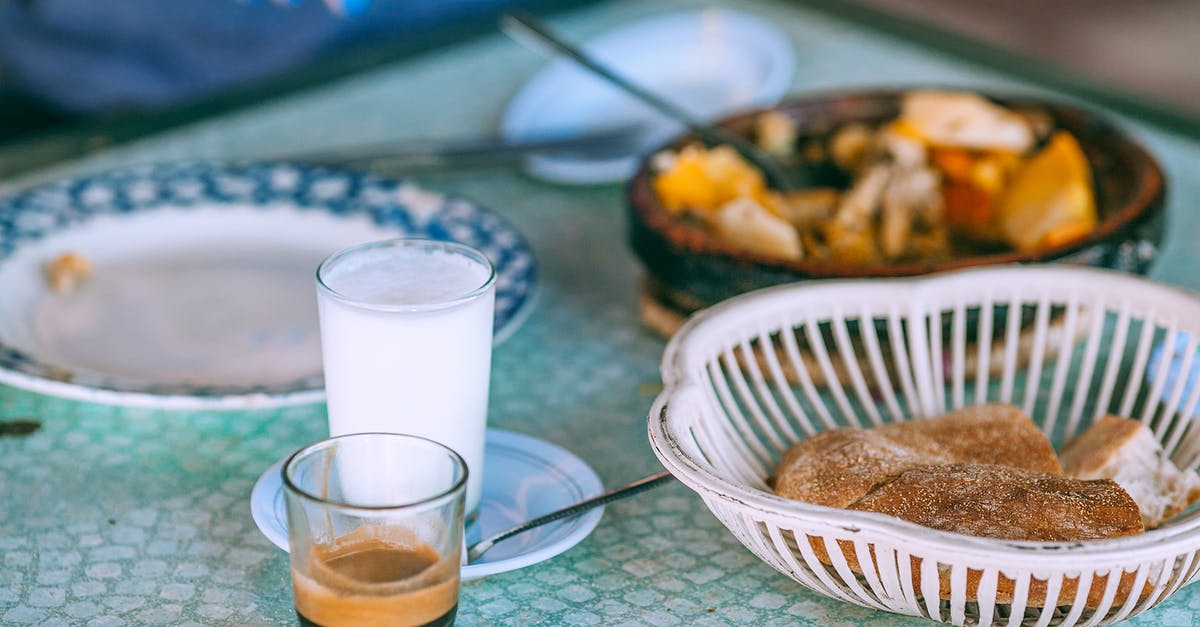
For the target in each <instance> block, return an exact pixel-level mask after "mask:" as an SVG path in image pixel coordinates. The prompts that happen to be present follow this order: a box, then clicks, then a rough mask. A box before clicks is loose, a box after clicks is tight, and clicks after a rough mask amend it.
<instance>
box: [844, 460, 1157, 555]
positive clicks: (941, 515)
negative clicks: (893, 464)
mask: <svg viewBox="0 0 1200 627" xmlns="http://www.w3.org/2000/svg"><path fill="white" fill-rule="evenodd" d="M849 509H852V510H857V511H863V512H876V513H880V514H887V515H889V516H895V517H896V518H900V519H902V520H907V521H909V522H914V523H917V524H918V525H922V526H925V527H930V528H933V529H940V530H942V531H950V532H953V533H961V534H964V535H969V536H979V537H983V538H1001V539H1006V540H1031V541H1039V542H1069V541H1074V540H1098V539H1101V538H1116V537H1120V536H1127V535H1134V534H1138V533H1142V532H1143V531H1144V529H1143V527H1142V518H1141V515H1140V514H1139V512H1138V507H1137V503H1135V502H1134V501H1133V499H1132V498H1130V497H1129V494H1128V493H1127V492H1125V490H1123V489H1121V486H1119V485H1117V484H1116V482H1114V481H1111V480H1109V479H1096V480H1084V479H1072V478H1068V477H1060V476H1056V475H1052V474H1048V473H1041V472H1029V471H1025V470H1018V469H1015V468H1009V467H1006V466H997V465H995V464H930V465H922V466H916V467H914V468H909V469H908V470H905V471H904V472H901V473H900V474H898V475H895V476H894V477H891V478H890V479H888V480H887V481H885V482H883V483H881V484H879V485H877V486H875V487H874V488H873V489H872V490H871V491H870V492H869V493H867V494H866V495H864V496H863V497H862V498H860V499H858V500H857V501H855V502H854V503H853V504H851V505H850V506H849Z"/></svg>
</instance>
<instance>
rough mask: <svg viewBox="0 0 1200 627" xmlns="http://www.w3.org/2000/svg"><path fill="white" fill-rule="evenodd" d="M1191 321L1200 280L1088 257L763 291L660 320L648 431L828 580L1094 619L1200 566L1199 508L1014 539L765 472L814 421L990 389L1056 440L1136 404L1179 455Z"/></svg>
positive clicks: (962, 402) (1042, 615) (964, 398)
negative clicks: (1057, 535) (1103, 266)
mask: <svg viewBox="0 0 1200 627" xmlns="http://www.w3.org/2000/svg"><path fill="white" fill-rule="evenodd" d="M1198 340H1200V298H1197V296H1195V295H1193V294H1191V293H1188V292H1185V291H1183V290H1180V289H1175V288H1172V287H1169V286H1165V285H1161V284H1157V283H1154V282H1151V281H1147V280H1145V279H1140V278H1136V277H1133V276H1130V275H1125V274H1120V273H1116V272H1111V271H1106V270H1096V269H1089V268H1082V267H1068V266H1042V267H1003V268H989V269H979V270H968V271H963V272H956V273H951V274H945V275H938V276H930V277H927V278H918V279H906V280H896V279H889V280H863V281H830V282H810V283H801V284H795V285H788V286H782V287H778V288H771V289H767V290H762V291H759V292H755V293H751V294H747V295H744V296H740V297H737V298H734V299H731V300H729V301H726V302H724V303H721V304H719V305H716V306H714V307H712V308H710V309H708V310H705V311H703V312H701V313H700V314H697V315H696V316H694V317H693V318H692V319H691V320H689V321H688V322H687V323H686V324H685V325H684V326H683V328H682V329H680V331H679V332H678V333H677V334H676V335H675V336H674V338H673V339H672V340H671V342H670V344H669V345H668V347H667V349H666V352H665V354H664V356H663V362H662V374H663V380H664V383H665V390H664V391H663V393H662V395H661V396H659V398H658V399H657V401H656V402H655V404H654V407H653V409H652V410H651V414H650V421H649V431H650V442H651V446H652V447H653V449H654V452H655V454H656V455H657V456H658V457H659V459H660V460H661V461H662V463H663V464H664V465H665V466H666V467H667V469H669V470H670V471H671V472H672V473H673V474H674V475H675V476H676V477H678V478H679V479H680V480H681V481H682V482H683V483H685V484H687V485H688V486H689V487H691V488H692V489H693V490H695V491H696V492H697V493H699V494H700V496H701V497H702V498H703V499H704V502H705V504H706V505H707V506H708V508H709V509H710V510H711V511H712V512H713V514H715V515H716V516H717V518H718V519H720V520H721V522H722V523H723V524H724V525H725V526H726V527H727V528H728V529H729V530H730V531H731V532H733V534H734V535H735V536H736V537H737V538H738V540H740V541H741V542H742V544H744V545H745V546H746V547H747V548H749V549H750V550H751V551H753V552H754V553H755V554H756V555H758V556H759V557H760V558H761V559H762V560H763V561H765V562H766V563H768V564H770V565H771V566H772V567H774V568H775V569H776V570H778V571H780V572H782V573H784V574H786V575H787V576H789V577H791V578H792V579H794V580H796V581H797V582H799V583H800V584H801V585H803V586H805V587H807V588H810V589H812V590H815V591H817V592H819V593H821V594H823V595H826V596H829V597H832V598H835V599H841V600H843V601H847V602H850V603H854V604H857V605H861V606H864V607H869V608H875V609H880V610H886V611H889V612H896V613H900V614H908V615H912V616H922V617H926V618H930V619H933V620H937V621H944V622H950V623H955V624H980V625H990V624H1000V625H1018V624H1031V625H1076V624H1086V625H1096V624H1106V623H1111V622H1116V621H1119V620H1123V619H1127V618H1129V617H1132V616H1134V615H1136V614H1139V613H1141V612H1143V611H1145V610H1147V609H1149V608H1151V607H1154V606H1155V605H1156V604H1158V603H1160V602H1162V601H1163V600H1164V599H1166V598H1167V597H1169V596H1170V595H1171V594H1172V593H1174V592H1175V591H1176V590H1178V589H1179V588H1181V587H1182V586H1184V585H1186V584H1188V583H1190V582H1191V581H1193V580H1194V579H1195V578H1196V576H1197V571H1198V570H1200V560H1198V559H1197V552H1198V551H1200V532H1198V531H1197V527H1198V526H1200V514H1197V512H1196V511H1194V510H1195V508H1193V509H1192V510H1189V511H1188V512H1185V513H1184V514H1183V515H1181V516H1179V517H1176V518H1175V519H1174V520H1172V521H1170V522H1168V523H1167V524H1165V525H1163V526H1161V527H1159V528H1158V529H1155V530H1152V531H1149V532H1147V533H1145V534H1141V535H1137V536H1128V537H1124V538H1118V539H1112V540H1097V541H1086V542H1073V543H1047V542H1018V541H1008V540H996V539H987V538H974V537H968V536H964V535H959V534H954V533H948V532H942V531H937V530H933V529H929V528H925V527H921V526H918V525H915V524H912V523H908V522H906V521H902V520H900V519H896V518H892V517H888V516H885V515H881V514H875V513H870V512H856V511H849V510H840V509H833V508H828V507H822V506H817V505H810V504H807V503H801V502H798V501H792V500H788V499H784V498H781V497H777V496H775V495H774V494H772V492H771V489H770V487H769V481H770V479H771V475H772V473H773V471H774V468H775V466H776V464H777V463H778V462H779V459H780V457H781V456H782V453H783V451H784V450H786V448H787V447H788V446H789V445H790V444H792V443H794V442H796V441H797V440H799V439H801V438H804V437H807V436H811V435H812V434H814V433H817V432H819V431H821V430H823V429H827V428H831V427H836V426H856V427H870V426H873V425H879V424H885V423H890V422H896V421H902V420H909V419H914V418H921V417H929V416H936V415H940V414H943V413H945V412H947V411H950V410H953V409H957V408H960V407H964V406H968V405H973V404H983V403H991V402H1009V403H1013V404H1015V405H1017V406H1019V407H1021V408H1022V409H1023V410H1024V411H1025V412H1026V413H1028V414H1029V415H1030V416H1032V417H1033V419H1034V420H1035V421H1036V423H1037V424H1038V425H1039V426H1040V427H1041V428H1042V430H1043V431H1044V432H1045V433H1046V434H1047V435H1048V436H1050V439H1051V441H1052V442H1053V443H1054V444H1055V446H1056V448H1060V447H1061V444H1062V443H1063V442H1065V441H1067V440H1069V439H1070V438H1071V437H1072V436H1074V435H1075V434H1077V433H1078V432H1080V431H1081V430H1083V429H1084V428H1086V427H1087V426H1088V425H1089V424H1090V423H1091V421H1092V420H1094V419H1095V418H1097V417H1099V416H1102V415H1104V414H1105V413H1113V414H1117V415H1120V416H1128V417H1133V418H1137V419H1139V420H1141V421H1142V422H1144V423H1145V424H1147V425H1148V426H1149V427H1150V429H1151V430H1152V431H1153V432H1154V434H1155V435H1156V436H1157V437H1158V439H1159V440H1160V441H1161V442H1162V443H1163V446H1164V449H1165V450H1166V452H1167V454H1168V455H1169V456H1170V457H1171V459H1172V460H1173V461H1174V462H1175V463H1176V464H1177V465H1178V466H1180V467H1181V468H1193V469H1194V468H1195V467H1196V466H1197V463H1198V461H1200V427H1196V426H1195V421H1194V419H1195V417H1196V413H1197V402H1198V401H1200V385H1195V384H1193V383H1189V377H1188V376H1186V375H1180V374H1178V373H1190V372H1191V371H1192V366H1193V364H1192V362H1193V357H1194V356H1195V354H1196V352H1197V343H1198ZM1155 347H1160V348H1158V349H1156V348H1155ZM1161 347H1166V349H1165V350H1164V349H1162V348H1161ZM1152 356H1153V358H1152ZM1172 362H1174V363H1172ZM1172 366H1174V370H1173V371H1172ZM1198 367H1200V364H1198Z"/></svg>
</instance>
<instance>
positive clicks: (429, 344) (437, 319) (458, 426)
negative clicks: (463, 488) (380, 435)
mask: <svg viewBox="0 0 1200 627" xmlns="http://www.w3.org/2000/svg"><path fill="white" fill-rule="evenodd" d="M495 297H496V271H495V269H494V268H493V267H492V264H491V262H490V261H489V260H488V258H487V257H486V256H485V255H484V254H483V253H481V252H479V251H477V250H475V249H473V248H470V247H468V246H464V245H462V244H457V243H453V242H441V241H432V240H420V239H396V240H386V241H379V242H371V243H368V244H362V245H359V246H354V247H351V248H347V249H345V250H343V251H341V252H338V253H336V254H334V255H332V256H331V257H329V258H328V259H326V260H325V261H324V262H323V263H322V264H321V266H320V268H318V269H317V305H318V312H319V314H320V321H321V350H322V353H323V356H324V364H325V394H326V400H327V402H328V407H329V434H330V435H333V436H338V435H344V434H347V433H367V432H376V431H379V432H388V433H411V434H413V435H419V436H423V437H427V438H431V439H433V440H436V441H438V442H441V443H443V444H445V445H446V446H449V447H450V448H452V449H454V450H455V451H457V452H458V454H459V455H462V457H463V459H465V460H466V461H467V467H468V468H470V470H471V478H470V481H469V483H468V484H467V512H468V517H471V516H472V515H473V513H474V512H476V511H477V508H478V504H479V499H480V496H481V493H482V486H483V484H482V479H483V457H484V434H485V432H486V431H487V405H488V383H489V379H490V375H491V359H492V316H493V312H494V308H495Z"/></svg>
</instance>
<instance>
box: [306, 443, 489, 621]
mask: <svg viewBox="0 0 1200 627" xmlns="http://www.w3.org/2000/svg"><path fill="white" fill-rule="evenodd" d="M362 460H370V461H371V463H372V465H373V466H375V467H376V468H377V472H375V473H374V474H373V475H371V477H370V479H369V481H370V482H371V484H372V485H371V486H370V488H369V489H367V490H359V489H357V488H361V487H363V486H362V481H363V478H362V477H361V476H359V475H358V474H357V473H351V474H350V476H347V475H346V474H344V473H343V472H342V470H343V467H350V468H355V467H356V465H357V464H358V463H359V462H360V461H362ZM466 483H467V466H466V463H465V462H463V459H462V457H460V456H459V455H458V454H457V453H455V452H454V451H452V450H450V449H449V448H447V447H445V446H443V445H441V444H438V443H437V442H434V441H432V440H427V439H425V438H421V437H416V436H411V435H399V434H394V433H361V434H353V435H345V436H340V437H334V438H329V439H327V440H322V441H320V442H317V443H315V444H312V445H309V446H307V447H305V448H303V449H300V450H299V451H297V452H296V453H295V454H293V455H292V456H291V458H289V459H288V461H287V463H285V464H284V466H283V485H284V495H285V500H286V502H287V513H288V540H289V541H290V544H291V564H292V585H293V591H294V592H295V599H296V614H297V615H298V617H299V619H300V624H302V625H321V626H323V627H339V626H341V625H355V626H372V625H451V624H453V623H454V616H455V613H456V611H457V609H458V588H459V574H460V570H461V566H460V560H461V556H462V546H463V512H464V507H463V505H464V500H463V496H464V494H465V487H466ZM360 494H366V495H369V496H367V497H366V498H362V497H360V496H358V495H360Z"/></svg>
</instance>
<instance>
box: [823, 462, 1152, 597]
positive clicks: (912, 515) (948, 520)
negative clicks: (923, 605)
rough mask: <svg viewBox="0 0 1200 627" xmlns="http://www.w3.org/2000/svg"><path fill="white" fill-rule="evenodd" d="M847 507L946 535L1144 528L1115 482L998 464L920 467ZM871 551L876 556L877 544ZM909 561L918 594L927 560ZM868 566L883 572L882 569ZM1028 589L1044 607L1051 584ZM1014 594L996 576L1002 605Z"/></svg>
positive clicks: (1077, 536)
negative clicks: (947, 533) (1070, 476)
mask: <svg viewBox="0 0 1200 627" xmlns="http://www.w3.org/2000/svg"><path fill="white" fill-rule="evenodd" d="M848 509H852V510H857V511H866V512H875V513H880V514H887V515H889V516H895V517H896V518H900V519H903V520H907V521H909V522H913V523H917V524H919V525H923V526H926V527H930V528H933V529H940V530H942V531H950V532H954V533H961V534H966V535H972V536H980V537H989V538H1001V539H1010V540H1030V541H1047V542H1054V541H1075V540H1096V539H1102V538H1116V537H1121V536H1128V535H1135V534H1138V533H1142V531H1143V527H1142V519H1141V515H1140V513H1139V512H1138V507H1137V504H1136V503H1135V502H1134V501H1133V499H1132V498H1130V496H1129V494H1128V493H1127V492H1125V490H1123V489H1122V488H1121V487H1120V486H1119V485H1117V484H1116V483H1115V482H1113V481H1111V480H1107V479H1100V480H1082V479H1072V478H1068V477H1060V476H1056V475H1052V474H1048V473H1041V472H1030V471H1025V470H1019V469H1014V468H1008V467H1005V466H997V465H993V464H931V465H921V466H915V467H912V468H910V469H908V470H905V471H904V472H902V473H900V474H898V475H895V476H893V477H892V478H890V479H888V480H887V481H885V482H883V483H881V484H879V485H877V486H876V487H875V488H874V489H872V490H871V491H870V492H869V493H868V494H866V495H864V496H863V497H862V498H860V499H859V500H858V501H856V502H855V503H853V504H851V505H850V506H849V507H848ZM808 539H809V544H810V546H812V548H813V552H814V554H815V556H816V557H817V559H818V560H819V561H821V562H822V563H824V564H832V563H833V562H832V560H831V559H830V557H829V552H828V550H827V548H826V545H825V542H824V540H823V539H822V538H819V537H816V536H808ZM838 546H839V548H840V549H841V553H842V555H843V557H844V558H845V559H846V564H847V566H848V567H849V568H850V569H851V570H852V571H853V572H856V573H862V572H863V570H862V568H863V566H862V564H861V563H860V561H859V559H858V554H857V552H856V551H855V550H854V545H853V544H851V543H850V542H844V541H839V542H838ZM870 554H871V556H872V558H873V559H874V555H875V550H874V547H871V550H870ZM910 559H911V563H910V569H911V576H912V580H913V589H914V590H917V591H918V592H919V591H921V590H922V589H923V588H922V587H921V559H920V558H917V557H912V558H910ZM868 567H869V568H871V569H872V570H878V568H877V566H876V565H875V564H870V565H868ZM982 575H983V573H982V571H980V570H978V569H968V571H967V580H966V584H967V590H966V598H967V600H969V601H970V600H975V599H977V598H978V591H979V583H980V581H981V579H982ZM877 576H878V575H877ZM1107 578H1108V575H1101V576H1099V577H1098V578H1097V579H1095V580H1094V581H1093V582H1092V586H1091V588H1090V589H1089V590H1088V595H1087V599H1086V601H1085V602H1086V603H1087V605H1088V606H1091V607H1095V606H1097V605H1099V604H1100V601H1101V599H1102V598H1103V596H1104V589H1105V586H1106V585H1107V580H1108V579H1107ZM938 579H939V581H938V591H939V596H940V597H941V598H949V596H950V575H949V572H942V571H941V570H939V573H938ZM1133 583H1134V575H1133V573H1122V575H1121V579H1120V581H1119V583H1118V589H1117V601H1116V602H1117V603H1123V602H1124V600H1125V599H1126V598H1128V595H1129V594H1130V593H1131V592H1132V591H1133ZM1029 586H1030V587H1029V595H1028V603H1029V606H1030V607H1042V606H1043V604H1044V603H1045V602H1046V601H1045V597H1046V592H1047V586H1046V582H1045V581H1044V580H1037V579H1033V580H1031V581H1030V583H1029ZM1078 586H1079V579H1078V578H1077V577H1076V578H1066V579H1064V580H1063V582H1062V585H1061V587H1060V590H1059V596H1058V600H1051V602H1052V603H1056V604H1058V603H1063V602H1066V601H1067V600H1069V599H1073V598H1074V597H1075V594H1076V591H1077V590H1078ZM1149 590H1150V586H1144V587H1143V589H1142V590H1141V591H1139V596H1145V595H1146V594H1147V593H1148V592H1149ZM1015 592H1016V581H1014V580H1013V579H1011V578H1009V577H1005V576H1000V577H999V578H998V579H997V583H996V601H997V602H999V603H1011V602H1012V600H1013V598H1014V595H1015Z"/></svg>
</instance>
